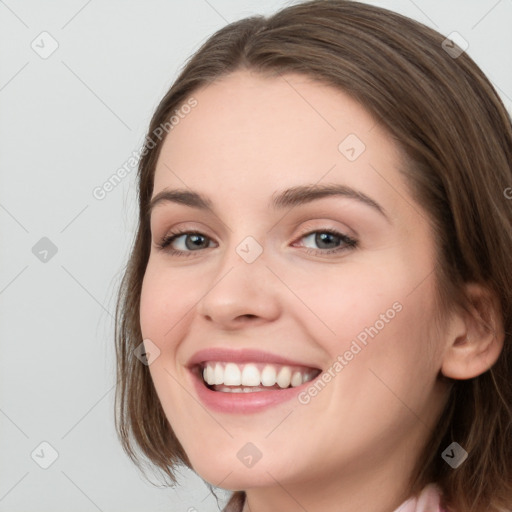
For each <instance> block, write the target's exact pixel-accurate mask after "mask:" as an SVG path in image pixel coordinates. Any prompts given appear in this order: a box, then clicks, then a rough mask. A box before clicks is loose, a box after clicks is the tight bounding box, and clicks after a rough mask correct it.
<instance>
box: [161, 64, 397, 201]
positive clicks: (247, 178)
mask: <svg viewBox="0 0 512 512" xmlns="http://www.w3.org/2000/svg"><path fill="white" fill-rule="evenodd" d="M193 97H194V98H195V99H196V101H197V106H195V107H194V108H193V109H191V110H190V112H189V113H188V114H187V115H185V116H183V119H181V120H180V123H179V124H178V125H176V126H175V127H174V129H173V130H172V131H171V132H170V134H169V135H168V136H167V138H166V140H165V141H164V144H163V147H162V151H161V153H160V156H159V159H158V162H157V166H156V171H155V183H154V194H155V193H157V192H158V191H160V190H162V189H164V188H171V187H180V188H183V187H184V186H185V187H190V188H193V189H195V190H200V191H205V192H207V193H208V194H209V195H212V194H217V195H218V196H219V199H227V198H228V197H229V198H230V200H235V198H234V197H233V194H237V196H238V197H240V201H242V200H244V199H242V198H244V197H245V198H246V199H245V200H247V198H250V197H254V196H255V195H258V194H260V195H263V196H265V197H264V199H265V200H267V199H268V195H270V194H271V193H272V192H273V191H275V190H276V189H280V188H287V187H291V186H295V185H299V184H311V183H318V182H325V181H328V182H336V183H343V184H347V185H350V186H358V187H360V188H364V189H365V190H366V191H367V192H369V193H373V194H378V193H379V190H378V189H382V188H383V184H384V183H385V182H383V179H382V176H381V174H382V173H385V174H386V176H387V178H388V179H390V180H391V181H392V182H393V181H394V182H396V183H395V184H396V185H397V186H399V183H398V181H399V177H398V172H397V167H398V162H399V160H400V155H399V153H398V150H397V148H396V147H395V145H394V143H393V141H392V140H391V138H390V137H389V135H388V134H387V133H386V132H385V131H384V130H383V129H382V128H381V127H380V126H379V125H378V124H377V123H376V121H375V119H374V118H373V117H372V115H371V114H370V113H369V112H368V111H366V110H365V109H364V108H363V107H362V106H361V105H360V104H359V103H357V102H356V101H355V100H353V99H352V98H350V97H349V96H348V95H347V94H345V93H344V92H343V91H341V90H338V89H335V88H333V87H330V86H327V85H324V84H321V83H318V82H315V81H313V80H311V79H310V78H308V77H305V76H302V75H296V74H293V75H292V74H290V75H282V76H279V77H275V78H266V77H263V76H261V75H258V74H255V73H252V72H249V71H237V72H235V73H232V74H230V75H228V76H226V77H223V78H222V79H220V80H218V81H216V82H214V83H212V84H210V85H208V86H206V87H203V88H202V89H199V90H198V91H196V92H194V93H193ZM354 157H355V158H354ZM387 186H388V188H389V184H388V185H387ZM388 192H389V191H388ZM222 196H223V197H222Z"/></svg>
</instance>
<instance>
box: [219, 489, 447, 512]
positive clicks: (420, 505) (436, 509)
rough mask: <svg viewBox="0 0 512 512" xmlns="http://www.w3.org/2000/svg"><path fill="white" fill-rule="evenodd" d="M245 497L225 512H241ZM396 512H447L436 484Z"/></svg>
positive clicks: (234, 500) (239, 497) (237, 496)
mask: <svg viewBox="0 0 512 512" xmlns="http://www.w3.org/2000/svg"><path fill="white" fill-rule="evenodd" d="M244 501H245V496H244V495H243V493H235V495H234V496H233V497H232V499H231V500H230V502H229V503H228V505H227V506H226V508H225V509H224V511H223V512H241V511H242V508H243V503H244ZM394 512H446V510H445V509H444V508H443V507H441V492H440V489H439V487H438V486H437V485H436V484H428V485H427V486H426V487H424V489H423V490H422V491H421V493H420V494H419V496H418V497H417V498H409V499H408V500H406V501H404V503H402V504H401V505H400V506H399V507H398V508H397V509H396V510H395V511H394Z"/></svg>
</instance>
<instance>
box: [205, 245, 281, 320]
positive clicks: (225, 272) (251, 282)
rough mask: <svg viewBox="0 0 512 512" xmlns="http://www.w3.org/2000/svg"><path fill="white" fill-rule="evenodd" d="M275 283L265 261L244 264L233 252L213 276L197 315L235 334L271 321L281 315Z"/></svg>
mask: <svg viewBox="0 0 512 512" xmlns="http://www.w3.org/2000/svg"><path fill="white" fill-rule="evenodd" d="M282 288H283V287H282V286H279V282H278V279H276V277H275V275H274V274H273V273H272V272H271V271H270V270H269V269H268V268H267V266H266V262H265V259H264V257H262V256H260V257H259V258H258V259H257V260H256V261H254V262H252V263H247V262H246V261H244V260H243V259H242V258H241V257H240V256H239V255H238V254H237V253H236V252H235V251H234V250H233V251H232V253H231V256H230V257H229V258H225V259H224V261H223V264H222V266H221V268H220V269H219V270H218V272H215V274H214V275H212V279H211V281H210V282H209V283H208V286H207V289H206V290H205V295H204V296H203V298H202V300H201V301H200V302H199V304H198V313H199V315H200V316H201V317H202V318H203V319H205V320H206V321H208V322H210V323H211V324H214V325H215V326H217V327H218V328H221V329H224V330H236V329H239V328H241V327H243V326H246V325H247V324H248V322H250V323H251V325H253V324H258V323H265V322H269V321H273V320H275V319H276V318H278V317H279V315H280V312H281V303H282V302H281V300H280V299H279V293H280V290H281V289H282Z"/></svg>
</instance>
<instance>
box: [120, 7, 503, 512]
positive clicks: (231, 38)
mask: <svg viewBox="0 0 512 512" xmlns="http://www.w3.org/2000/svg"><path fill="white" fill-rule="evenodd" d="M444 39H445V37H444V36H443V35H441V34H439V33H438V32H436V31H434V30H431V29H430V28H427V27H426V26H424V25H422V24H420V23H418V22H415V21H413V20H411V19H408V18H406V17H404V16H401V15H399V14H396V13H393V12H391V11H388V10H386V9H383V8H379V7H374V6H370V5H366V4H362V3H358V2H352V1H346V0H333V1H325V0H313V1H308V2H303V3H299V4H297V5H292V6H289V7H287V8H285V9H283V10H281V11H279V12H277V13H276V14H274V15H272V16H270V17H268V18H265V17H263V16H254V17H250V18H247V19H243V20H241V21H237V22H235V23H231V24H229V25H227V26H226V27H224V28H222V29H221V30H219V31H218V32H216V33H215V34H214V35H213V36H211V37H210V38H209V39H208V40H207V41H206V43H205V44H204V45H203V46H202V47H201V48H200V49H199V50H198V51H197V52H196V53H195V54H194V55H193V57H192V58H191V59H190V60H189V61H188V63H187V64H186V66H185V67H184V69H183V70H182V71H181V73H180V75H179V76H178V78H177V80H176V81H175V82H174V84H173V85H172V87H171V88H170V90H169V91H168V93H167V94H166V95H165V97H164V98H163V99H162V101H161V103H160V104H159V106H158V107H157V109H156V112H155V114H154V116H153V118H152V120H151V123H150V127H149V131H148V137H147V138H146V143H145V146H144V150H143V156H142V158H141V160H140V162H139V171H138V185H139V189H138V192H139V223H138V230H137V233H136V237H135V241H134V245H133V249H132V252H131V257H130V259H129V262H128V264H127V267H126V270H125V274H124V278H123V281H122V284H121V287H120V290H119V296H118V303H117V309H116V354H117V377H118V387H117V392H116V428H117V431H118V435H119V437H120V440H121V443H122V445H123V448H124V449H125V451H126V452H127V453H128V455H129V456H130V457H131V458H132V459H133V460H134V462H136V463H137V464H138V465H139V467H142V466H141V465H142V462H143V459H146V462H147V461H149V462H150V463H152V464H153V465H154V467H156V468H159V469H160V470H162V471H163V472H164V475H165V476H166V477H168V478H169V480H170V482H172V483H175V482H176V478H175V472H176V468H177V466H178V465H179V464H181V463H184V464H185V465H187V466H189V467H190V462H189V460H188V458H187V455H186V454H185V452H184V450H183V447H182V446H181V445H180V443H179V441H178V439H177V438H176V436H175V435H174V433H173V431H172V428H171V426H170V425H169V423H168V421H167V419H166V417H165V414H164V411H163V409H162V407H161V404H160V402H159V400H158V397H157V395H156V392H155V388H154V386H153V383H152V380H151V377H150V374H149V370H148V367H147V366H145V365H143V364H141V363H140V362H139V360H138V359H136V358H135V357H134V356H133V350H134V348H135V347H136V346H138V345H139V344H140V343H141V341H142V335H141V330H140V324H139V306H140V294H141V285H142V280H143V277H144V273H145V269H146V265H147V262H148V257H149V251H150V227H149V218H148V204H149V201H150V198H151V195H152V192H153V178H154V171H155V164H156V161H157V158H158V155H159V152H160V149H161V147H162V143H163V140H165V139H164V138H161V139H160V138H158V140H154V137H152V134H154V133H155V130H158V128H159V127H161V126H163V125H165V124H166V123H169V119H170V118H171V116H172V115H173V114H174V113H175V112H176V111H177V110H178V109H179V108H180V106H182V105H183V104H185V103H186V102H187V101H188V100H189V99H190V97H191V96H192V95H193V93H194V91H197V90H198V89H199V88H201V87H204V86H206V85H208V84H209V83H212V82H213V81H215V80H217V79H219V78H220V77H222V76H225V75H227V74H228V73H231V72H233V71H235V70H239V69H250V70H251V71H253V72H259V73H262V74H265V75H268V76H277V75H280V74H285V73H288V72H291V73H301V74H303V75H305V76H308V77H311V78H313V79H315V80H317V81H318V82H320V83H324V84H327V85H331V86H334V87H336V88H339V89H341V90H342V91H344V92H345V93H348V94H349V95H351V96H352V97H353V98H354V99H356V100H357V101H359V102H360V103H361V104H362V105H363V106H364V107H365V108H366V109H367V110H368V111H369V112H371V113H372V114H373V115H374V116H375V117H376V118H377V119H379V120H380V123H381V124H382V126H383V127H384V128H385V129H387V131H388V132H389V133H390V134H391V135H392V136H393V138H394V140H395V142H396V144H397V145H398V147H399V148H400V149H401V151H402V154H403V155H404V156H405V158H406V161H407V162H408V166H407V169H406V170H405V171H404V172H405V175H406V179H407V183H408V184H409V185H410V188H411V191H412V193H413V195H414V197H415V199H416V200H417V201H418V202H419V204H421V205H423V207H424V208H425V209H426V210H427V211H428V212H429V217H430V221H431V222H432V225H433V227H434V229H435V233H436V245H437V249H438V260H439V261H438V265H437V267H436V268H437V276H436V277H437V283H438V292H439V297H440V298H441V301H442V303H443V304H445V305H446V306H448V307H452V306H454V305H463V304H464V303H465V302H464V301H465V296H464V287H463V286H464V284H465V283H468V282H474V283H480V284H484V285H485V286H486V287H487V288H488V289H489V290H490V291H491V292H492V293H493V294H495V296H496V297H497V299H498V300H499V303H500V306H501V313H502V315H503V325H504V330H505V341H504V348H503V350H502V353H501V355H500V357H499V359H498V361H497V362H496V363H495V365H494V366H493V367H492V368H491V369H489V370H488V371H486V372H484V373H483V374H482V375H479V376H478V377H476V378H472V379H468V380H461V381H454V385H453V387H452V391H451V395H450V397H449V400H448V403H447V406H446V408H445V410H444V411H443V413H442V415H441V417H440V418H439V422H438V425H437V428H436V430H435V434H433V435H432V437H431V439H430V440H429V442H428V445H427V446H426V447H425V450H424V452H423V454H422V456H421V457H420V459H419V460H418V464H417V468H416V471H415V472H414V473H413V474H412V475H411V481H410V487H411V493H416V492H418V490H419V489H421V488H422V487H423V486H424V485H425V484H426V483H428V482H436V483H437V484H438V485H439V486H440V487H441V489H442V491H443V494H444V497H445V506H447V507H448V508H449V509H450V510H455V511H457V512H470V511H471V512H484V511H495V512H497V511H500V510H502V508H508V507H511V503H512V435H511V434H512V339H511V333H512V329H511V327H512V326H511V322H512V297H511V293H512V201H511V200H509V199H507V194H506V193H505V191H506V190H507V189H508V190H512V189H510V188H509V187H511V186H512V168H511V166H512V126H511V119H510V116H509V115H508V113H507V111H506V109H505V107H504V105H503V103H502V101H501V100H500V98H499V96H498V94H497V93H496V90H495V89H494V88H493V86H492V85H491V83H490V82H489V80H488V79H487V78H486V77H485V76H484V74H483V73H482V71H481V70H480V69H479V68H478V66H477V65H476V64H475V63H474V62H473V60H472V59H471V58H470V57H469V56H468V55H467V54H466V53H462V54H461V55H459V56H456V54H453V53H450V52H449V51H446V46H445V45H443V40H444ZM450 46H451V45H450ZM452 441H456V442H458V443H459V444H460V445H461V446H463V447H464V449H465V450H466V451H467V452H468V453H469V457H468V459H467V460H466V461H465V462H464V463H463V464H462V465H461V466H459V467H458V468H457V469H452V468H450V467H449V466H448V465H447V464H446V463H445V462H444V460H443V459H442V458H441V452H442V450H443V449H444V448H445V447H447V446H448V445H449V444H450V443H451V442H452ZM240 496H241V494H240V493H235V498H236V499H239V498H240Z"/></svg>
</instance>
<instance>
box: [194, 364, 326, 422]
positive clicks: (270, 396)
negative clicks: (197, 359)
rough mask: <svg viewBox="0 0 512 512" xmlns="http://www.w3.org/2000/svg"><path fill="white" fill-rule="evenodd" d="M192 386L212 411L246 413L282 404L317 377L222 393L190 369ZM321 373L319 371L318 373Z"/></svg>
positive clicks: (295, 395) (295, 396) (294, 396)
mask: <svg viewBox="0 0 512 512" xmlns="http://www.w3.org/2000/svg"><path fill="white" fill-rule="evenodd" d="M190 373H191V375H192V380H193V381H194V387H195V389H196V392H197V394H198V396H199V399H200V400H201V402H202V403H203V404H204V405H205V406H206V407H208V409H211V410H213V411H217V412H224V413H231V414H248V413H255V412H260V411H263V410H266V409H268V408H270V407H273V406H276V405H279V404H282V403H283V402H287V401H288V400H292V399H293V398H297V395H298V394H299V393H300V392H301V391H303V390H304V389H306V388H307V387H308V386H310V385H311V384H312V383H313V382H314V381H315V380H316V379H317V378H318V377H315V378H314V379H313V380H310V381H308V382H305V383H304V384H301V385H300V386H297V387H295V388H285V389H272V390H268V391H255V392H253V393H243V392H242V393H229V392H227V393H223V392H222V391H212V390H211V389H210V388H208V387H206V384H205V383H204V381H203V379H202V378H201V377H200V376H199V375H198V374H197V373H196V372H194V371H192V370H191V372H190ZM319 375H321V373H320V374H319Z"/></svg>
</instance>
